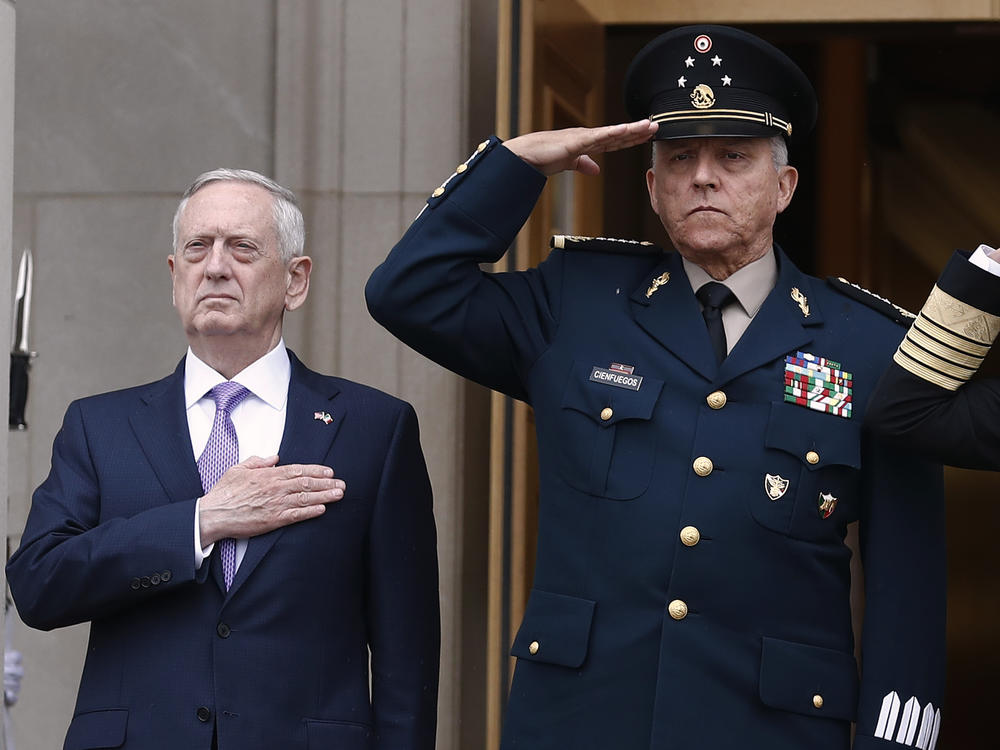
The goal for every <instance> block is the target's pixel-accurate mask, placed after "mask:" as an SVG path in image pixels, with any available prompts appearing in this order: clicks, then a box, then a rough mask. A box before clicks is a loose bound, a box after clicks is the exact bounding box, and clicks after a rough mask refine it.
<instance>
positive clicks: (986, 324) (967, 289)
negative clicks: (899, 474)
mask: <svg viewBox="0 0 1000 750" xmlns="http://www.w3.org/2000/svg"><path fill="white" fill-rule="evenodd" d="M997 332H1000V250H994V249H993V248H992V247H990V246H988V245H980V246H979V248H977V249H976V251H975V252H974V253H972V254H971V255H969V254H968V253H963V252H956V253H955V254H954V255H953V256H952V258H951V261H950V262H949V263H948V265H947V266H946V267H945V269H944V271H943V272H942V274H941V278H939V279H938V282H937V284H935V285H934V289H933V290H931V294H930V296H929V297H928V298H927V302H925V303H924V306H923V309H922V310H921V311H920V315H919V316H918V317H917V319H916V320H915V321H913V324H912V325H911V326H910V330H909V332H908V333H907V334H906V338H905V339H903V341H902V343H901V344H900V345H899V349H898V350H897V351H896V354H895V356H894V357H893V360H894V361H893V363H892V364H891V365H890V366H889V369H888V370H887V371H886V373H885V375H883V376H882V381H881V382H880V384H879V387H878V390H877V392H876V396H875V399H874V403H873V404H872V409H870V410H869V413H868V416H867V417H866V420H867V422H868V424H869V425H870V426H871V428H872V430H874V431H876V432H878V433H881V434H883V435H888V436H891V437H894V438H899V439H901V440H903V441H905V444H906V445H908V446H910V447H913V448H915V449H916V450H917V451H918V452H920V453H922V454H924V455H927V456H930V457H933V458H934V459H935V460H938V461H944V462H945V463H949V464H953V465H955V466H962V467H965V468H968V469H992V470H994V471H998V470H1000V378H983V379H981V380H976V381H972V382H970V378H972V376H973V375H975V374H976V371H977V370H978V369H979V366H980V365H981V364H982V362H983V359H984V358H985V357H986V354H987V353H988V352H989V350H990V347H991V346H992V345H993V341H994V340H995V339H996V337H997Z"/></svg>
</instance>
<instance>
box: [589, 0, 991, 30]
mask: <svg viewBox="0 0 1000 750" xmlns="http://www.w3.org/2000/svg"><path fill="white" fill-rule="evenodd" d="M578 2H579V3H580V5H582V6H584V7H585V8H587V9H588V10H589V11H590V12H591V14H592V15H593V16H594V17H595V18H596V19H597V20H599V21H602V22H604V23H610V24H618V23H663V24H670V23H753V22H762V21H767V22H779V23H792V22H798V21H895V20H899V21H912V20H917V19H923V20H932V19H933V20H940V21H945V20H962V19H990V18H993V19H996V18H998V17H1000V4H998V3H997V2H996V0H874V1H873V0H827V2H801V0H749V2H748V1H747V0H701V2H698V3H691V2H678V1H677V0H673V1H671V2H667V1H665V0H628V2H623V1H622V0H578Z"/></svg>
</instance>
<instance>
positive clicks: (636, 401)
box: [562, 362, 663, 427]
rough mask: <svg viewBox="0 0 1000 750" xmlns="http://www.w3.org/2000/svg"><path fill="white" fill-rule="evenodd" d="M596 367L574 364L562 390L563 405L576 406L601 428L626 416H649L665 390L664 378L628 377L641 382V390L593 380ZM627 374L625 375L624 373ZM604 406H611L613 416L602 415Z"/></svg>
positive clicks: (631, 417)
mask: <svg viewBox="0 0 1000 750" xmlns="http://www.w3.org/2000/svg"><path fill="white" fill-rule="evenodd" d="M594 369H595V366H590V365H584V364H581V363H580V362H574V363H573V369H572V371H571V372H570V376H569V382H568V383H567V384H566V390H565V392H564V393H563V400H562V407H563V408H564V409H573V410H575V411H578V412H580V413H582V414H586V415H587V416H588V417H590V418H591V419H593V420H594V422H596V423H597V424H599V425H600V426H602V427H610V426H611V425H613V424H617V423H618V422H621V421H622V420H624V419H649V418H650V417H652V416H653V407H654V406H656V400H657V399H658V398H659V397H660V391H661V390H663V381H662V380H657V379H656V378H651V377H641V376H639V375H635V376H628V379H629V380H631V381H641V382H640V383H639V386H638V390H632V389H631V388H624V387H619V386H616V385H609V384H608V383H606V382H594V381H592V380H591V379H590V376H591V373H592V372H593V370H594ZM622 377H625V376H622ZM605 408H610V409H611V416H609V417H608V418H607V419H602V418H601V412H602V411H603V410H604V409H605Z"/></svg>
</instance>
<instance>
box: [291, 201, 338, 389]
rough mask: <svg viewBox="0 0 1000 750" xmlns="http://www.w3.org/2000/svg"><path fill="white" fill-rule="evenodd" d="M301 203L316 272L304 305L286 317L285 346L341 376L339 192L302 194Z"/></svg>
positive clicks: (315, 365)
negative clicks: (339, 353) (338, 335)
mask: <svg viewBox="0 0 1000 750" xmlns="http://www.w3.org/2000/svg"><path fill="white" fill-rule="evenodd" d="M299 200H300V202H301V203H302V212H303V214H304V216H305V221H306V250H305V251H306V255H308V256H310V257H311V258H312V259H313V270H312V276H311V277H310V279H309V297H308V298H307V299H306V303H305V305H303V307H302V308H301V309H299V310H296V311H295V312H292V313H289V314H288V315H286V316H285V327H284V334H285V343H286V344H287V345H288V346H290V347H291V348H292V349H294V350H295V353H296V354H298V355H299V357H301V358H302V360H303V361H304V362H305V363H306V364H308V365H309V366H310V367H311V368H313V369H314V370H318V371H320V372H324V373H327V374H330V375H339V374H340V372H339V364H340V363H339V360H338V357H337V352H338V346H337V331H338V329H339V327H340V296H341V289H340V283H341V282H340V265H341V247H340V240H341V229H342V217H341V198H340V195H339V194H337V193H313V192H300V193H299Z"/></svg>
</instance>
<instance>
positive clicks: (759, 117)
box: [649, 109, 792, 135]
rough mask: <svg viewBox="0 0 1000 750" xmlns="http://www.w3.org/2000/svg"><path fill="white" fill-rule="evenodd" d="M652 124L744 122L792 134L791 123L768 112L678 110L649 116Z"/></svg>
mask: <svg viewBox="0 0 1000 750" xmlns="http://www.w3.org/2000/svg"><path fill="white" fill-rule="evenodd" d="M649 119H650V120H651V121H653V122H656V123H660V122H683V121H685V120H706V119H708V120H744V121H748V122H756V123H759V124H761V125H766V126H767V127H773V128H778V130H784V131H785V133H786V134H788V135H791V134H792V123H790V122H788V121H787V120H782V119H781V118H780V117H775V116H774V115H772V114H771V113H770V112H752V111H750V110H746V109H679V110H676V111H674V112H661V113H660V114H658V115H650V116H649Z"/></svg>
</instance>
